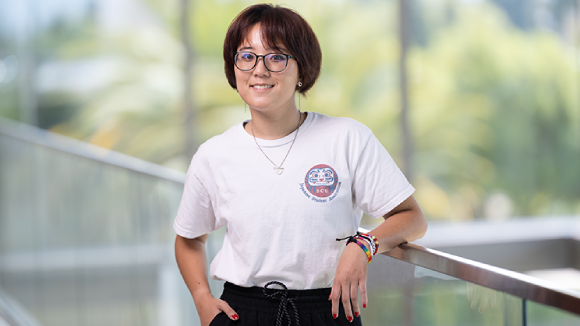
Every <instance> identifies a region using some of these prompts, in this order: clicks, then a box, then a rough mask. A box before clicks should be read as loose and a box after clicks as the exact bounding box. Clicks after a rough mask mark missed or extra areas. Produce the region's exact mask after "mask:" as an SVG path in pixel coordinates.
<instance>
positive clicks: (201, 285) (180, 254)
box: [175, 235, 211, 305]
mask: <svg viewBox="0 0 580 326" xmlns="http://www.w3.org/2000/svg"><path fill="white" fill-rule="evenodd" d="M206 239H207V235H204V236H201V237H199V238H195V239H187V238H183V237H181V236H177V237H176V239H175V258H176V260H177V266H178V267H179V271H180V272H181V276H182V277H183V280H184V281H185V284H186V285H187V287H188V289H189V292H190V293H191V296H192V297H193V300H194V301H195V303H196V305H197V303H198V298H199V297H200V296H203V295H207V294H211V292H210V289H209V283H208V280H207V272H206V265H207V257H206V254H205V240H206Z"/></svg>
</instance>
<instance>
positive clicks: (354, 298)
mask: <svg viewBox="0 0 580 326" xmlns="http://www.w3.org/2000/svg"><path fill="white" fill-rule="evenodd" d="M350 303H351V305H352V313H353V314H354V316H355V317H358V316H360V307H359V304H358V284H356V283H353V284H352V285H351V286H350Z"/></svg>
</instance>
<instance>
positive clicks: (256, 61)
mask: <svg viewBox="0 0 580 326" xmlns="http://www.w3.org/2000/svg"><path fill="white" fill-rule="evenodd" d="M240 53H251V54H253V55H254V56H255V57H256V60H254V65H253V66H252V68H249V69H241V68H240V67H238V64H237V61H236V57H237V56H238V54H240ZM270 54H278V55H283V56H285V57H286V65H285V66H284V68H282V70H272V69H270V68H268V64H267V63H266V60H264V59H265V58H266V57H267V56H269V55H270ZM260 58H262V62H264V67H266V69H267V70H268V71H270V72H282V71H284V69H286V67H288V60H289V59H294V60H296V57H295V56H293V55H290V54H285V53H277V52H271V53H266V54H263V55H257V54H255V53H254V52H251V51H238V52H236V53H234V66H236V68H238V70H240V71H250V70H252V69H254V68H256V65H257V64H258V59H260Z"/></svg>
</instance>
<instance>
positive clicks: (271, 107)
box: [234, 24, 298, 112]
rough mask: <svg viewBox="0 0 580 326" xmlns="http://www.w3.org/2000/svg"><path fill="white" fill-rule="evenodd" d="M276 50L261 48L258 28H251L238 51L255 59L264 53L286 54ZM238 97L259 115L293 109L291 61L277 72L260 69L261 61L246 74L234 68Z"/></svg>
mask: <svg viewBox="0 0 580 326" xmlns="http://www.w3.org/2000/svg"><path fill="white" fill-rule="evenodd" d="M280 48H281V51H280V50H276V49H272V48H265V47H264V45H263V44H262V32H261V30H260V24H256V25H254V26H253V27H252V29H251V30H250V32H249V33H248V35H247V37H246V39H245V40H244V42H242V44H241V45H240V46H238V51H251V52H253V53H255V54H257V55H264V54H267V53H280V52H281V53H284V54H290V55H291V54H292V53H288V51H287V50H286V49H285V48H284V47H283V46H280ZM234 71H235V74H236V87H237V90H238V93H239V94H240V96H241V97H242V99H243V100H244V102H246V103H247V104H248V105H249V106H250V108H252V109H255V110H259V111H262V112H273V111H283V110H288V109H294V110H295V109H296V104H295V103H294V92H295V90H296V86H297V84H298V64H297V63H296V60H294V59H288V66H287V67H286V69H284V70H283V71H281V72H271V71H269V70H268V69H266V67H265V66H264V61H263V58H260V59H258V62H257V64H256V66H255V67H254V68H253V69H252V70H249V71H241V70H239V69H238V68H236V67H234Z"/></svg>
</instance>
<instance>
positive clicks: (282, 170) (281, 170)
mask: <svg viewBox="0 0 580 326" xmlns="http://www.w3.org/2000/svg"><path fill="white" fill-rule="evenodd" d="M274 170H276V173H278V175H280V174H282V172H284V168H274Z"/></svg>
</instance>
